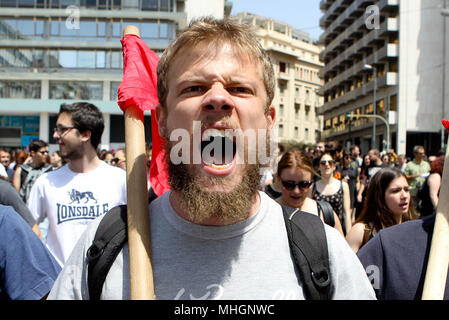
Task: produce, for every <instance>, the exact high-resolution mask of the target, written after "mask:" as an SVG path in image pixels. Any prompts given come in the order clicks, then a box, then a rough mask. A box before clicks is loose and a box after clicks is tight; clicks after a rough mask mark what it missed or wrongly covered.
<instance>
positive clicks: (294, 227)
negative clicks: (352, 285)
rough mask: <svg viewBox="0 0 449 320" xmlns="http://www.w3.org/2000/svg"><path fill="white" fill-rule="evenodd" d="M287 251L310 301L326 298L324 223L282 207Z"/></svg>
mask: <svg viewBox="0 0 449 320" xmlns="http://www.w3.org/2000/svg"><path fill="white" fill-rule="evenodd" d="M282 211H283V215H284V219H285V224H286V227H287V234H288V238H289V242H290V249H291V251H292V253H293V257H294V259H295V262H296V265H297V267H298V270H299V273H300V276H301V279H302V282H303V284H304V292H305V295H306V298H307V299H310V300H328V299H330V285H331V278H330V268H329V252H328V248H327V240H326V233H325V231H324V224H323V222H322V221H321V219H320V218H318V217H317V216H315V215H313V214H310V213H305V212H301V211H300V210H299V209H294V208H290V207H287V206H282Z"/></svg>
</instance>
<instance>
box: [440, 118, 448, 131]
mask: <svg viewBox="0 0 449 320" xmlns="http://www.w3.org/2000/svg"><path fill="white" fill-rule="evenodd" d="M441 122H442V123H443V126H444V127H445V128H446V129H447V130H449V121H448V120H444V119H443V120H441Z"/></svg>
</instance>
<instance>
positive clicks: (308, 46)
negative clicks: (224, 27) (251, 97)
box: [234, 13, 323, 143]
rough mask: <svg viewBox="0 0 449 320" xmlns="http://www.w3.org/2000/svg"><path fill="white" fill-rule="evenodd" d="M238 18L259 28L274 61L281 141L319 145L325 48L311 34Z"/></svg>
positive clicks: (247, 16)
mask: <svg viewBox="0 0 449 320" xmlns="http://www.w3.org/2000/svg"><path fill="white" fill-rule="evenodd" d="M234 17H235V18H236V19H238V20H239V21H241V22H245V23H248V24H251V25H253V26H255V27H256V33H257V36H258V39H259V41H260V43H261V44H262V46H263V47H264V48H265V49H266V50H267V52H268V53H269V54H270V57H271V59H272V62H273V65H274V70H275V74H276V77H277V81H276V91H275V97H274V100H273V105H274V106H275V107H276V123H275V127H276V129H277V132H276V133H277V136H278V139H279V141H280V142H287V141H290V140H294V141H297V142H304V143H315V142H316V141H317V139H319V134H320V131H321V128H322V120H321V118H322V117H321V116H318V109H319V108H320V106H321V105H322V102H323V101H322V100H323V99H322V97H320V96H318V90H319V89H320V87H321V85H322V80H320V78H319V77H318V72H319V70H320V69H321V67H322V66H323V64H322V63H321V62H320V61H319V53H320V51H321V48H320V47H319V46H317V45H315V44H313V40H312V39H311V37H310V36H309V35H308V34H307V33H305V32H303V31H300V30H297V29H294V28H293V27H291V26H290V25H288V24H286V23H282V22H279V21H275V20H273V19H270V18H266V17H261V16H257V15H253V14H250V13H239V14H237V15H235V16H234Z"/></svg>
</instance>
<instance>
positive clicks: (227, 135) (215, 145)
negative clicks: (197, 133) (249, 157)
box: [200, 129, 237, 171]
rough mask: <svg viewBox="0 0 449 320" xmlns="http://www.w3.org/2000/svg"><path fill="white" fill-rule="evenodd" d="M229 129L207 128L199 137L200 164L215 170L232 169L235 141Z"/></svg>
mask: <svg viewBox="0 0 449 320" xmlns="http://www.w3.org/2000/svg"><path fill="white" fill-rule="evenodd" d="M230 131H231V130H229V129H228V130H218V129H207V130H205V131H204V132H203V135H202V138H201V147H200V148H201V160H202V164H203V165H204V166H206V167H209V168H210V169H212V170H214V171H216V170H218V171H226V170H227V169H232V167H233V165H234V163H235V161H234V160H235V155H236V150H237V148H236V143H235V137H234V136H233V135H232V134H231V132H230Z"/></svg>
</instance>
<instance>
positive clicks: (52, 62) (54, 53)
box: [44, 50, 61, 68]
mask: <svg viewBox="0 0 449 320" xmlns="http://www.w3.org/2000/svg"><path fill="white" fill-rule="evenodd" d="M44 63H45V66H46V67H50V68H60V67H61V65H60V64H59V59H58V50H48V51H47V52H46V54H45V56H44Z"/></svg>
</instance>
